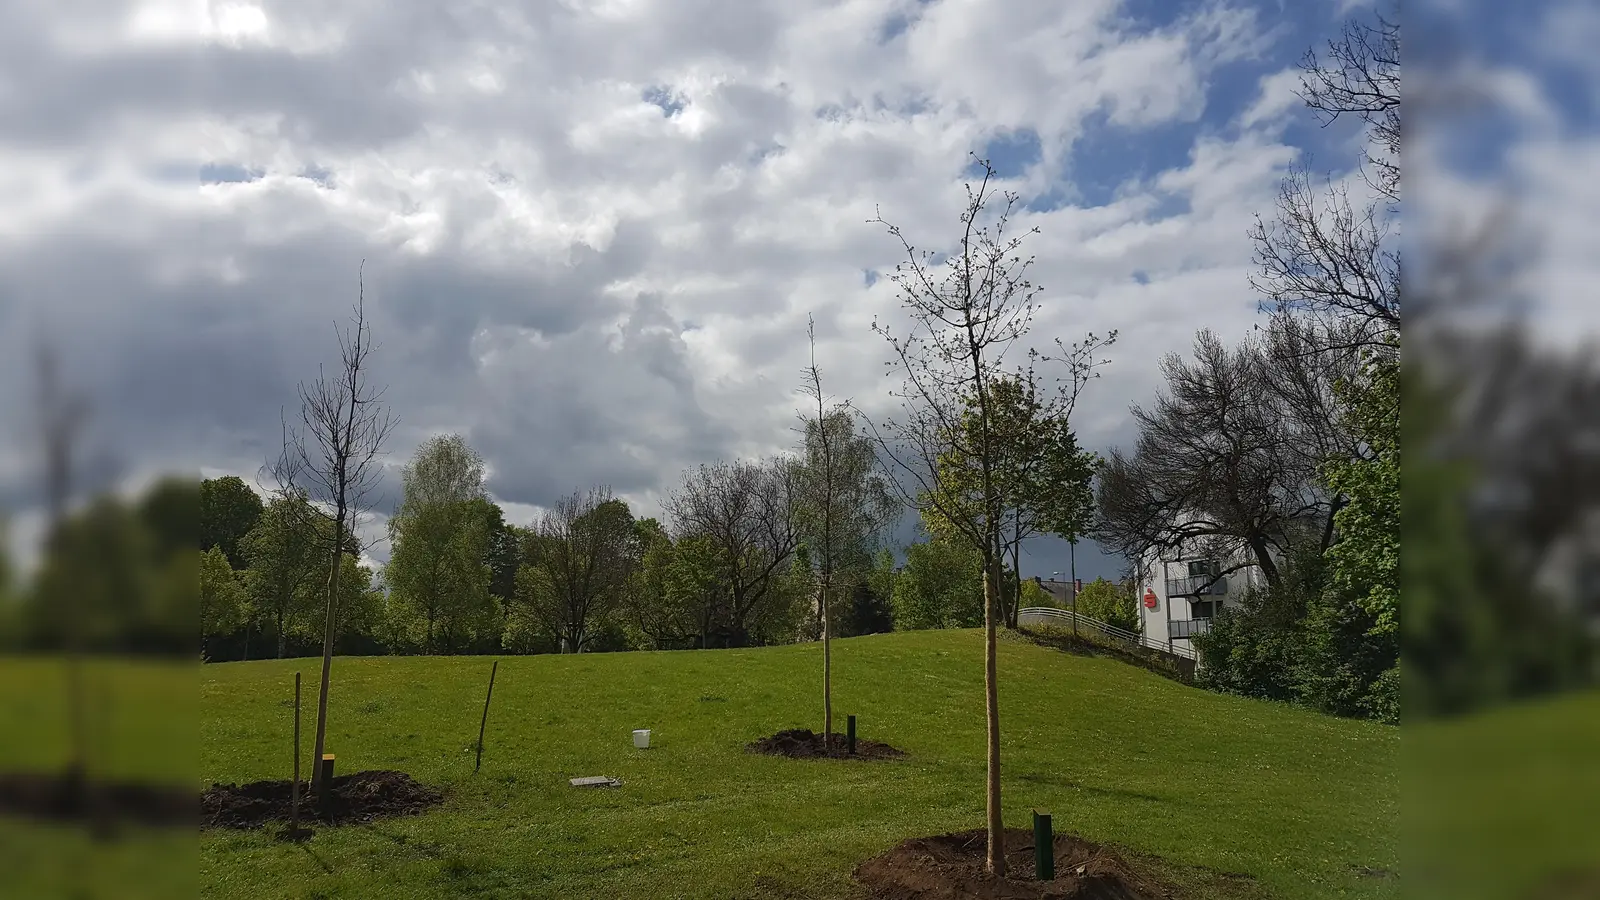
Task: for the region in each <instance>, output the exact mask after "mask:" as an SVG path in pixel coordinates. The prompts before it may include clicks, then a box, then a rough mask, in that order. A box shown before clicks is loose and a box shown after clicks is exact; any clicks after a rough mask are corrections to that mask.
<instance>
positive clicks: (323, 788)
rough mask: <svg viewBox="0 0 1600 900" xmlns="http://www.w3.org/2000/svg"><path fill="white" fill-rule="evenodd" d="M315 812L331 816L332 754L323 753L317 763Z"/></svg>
mask: <svg viewBox="0 0 1600 900" xmlns="http://www.w3.org/2000/svg"><path fill="white" fill-rule="evenodd" d="M317 765H318V769H317V810H318V811H319V812H321V813H322V814H323V815H324V816H331V815H333V754H332V753H324V754H322V759H321V760H319V761H318V763H317Z"/></svg>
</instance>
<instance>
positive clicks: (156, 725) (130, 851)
mask: <svg viewBox="0 0 1600 900" xmlns="http://www.w3.org/2000/svg"><path fill="white" fill-rule="evenodd" d="M66 671H67V670H66V666H65V665H64V664H63V662H62V661H61V660H60V659H50V658H0V771H4V772H19V771H21V772H49V773H55V772H59V771H61V767H62V765H63V764H64V763H65V762H66V759H67V756H68V752H67V751H68V746H69V742H68V733H69V732H68V729H67V725H66V723H67V716H66V712H65V710H66V701H65V698H66V696H67V690H66V684H67V682H66ZM200 672H201V668H200V666H199V664H198V663H195V662H179V663H173V662H149V661H132V660H104V659H99V660H92V661H90V662H88V663H87V664H85V665H84V667H83V686H84V697H85V700H86V702H85V704H84V707H85V710H86V712H87V716H86V718H87V720H88V721H87V724H88V727H89V747H88V750H89V766H90V770H91V772H92V773H94V774H95V775H98V776H102V777H109V778H114V779H133V780H139V781H157V782H166V783H176V784H179V785H183V784H186V783H187V784H193V783H194V778H195V769H196V763H197V760H196V752H195V707H196V703H195V699H196V695H195V685H196V683H197V682H198V681H199V680H200ZM0 873H3V874H0V897H28V898H39V900H54V898H57V897H63V898H65V897H72V898H93V900H98V898H113V897H114V898H117V900H142V898H149V900H162V898H171V897H183V896H191V897H192V896H194V895H195V892H196V890H197V883H196V879H195V839H194V835H193V833H192V832H190V833H183V832H174V831H170V830H169V831H156V832H146V831H140V830H137V829H131V830H130V829H124V830H122V831H121V832H120V833H119V834H118V835H117V838H116V839H115V840H112V841H98V840H93V839H91V838H90V837H89V836H88V835H87V834H86V833H85V832H84V830H83V829H81V828H77V827H70V826H62V825H41V824H40V823H38V822H37V821H33V820H23V819H14V818H6V817H4V816H0Z"/></svg>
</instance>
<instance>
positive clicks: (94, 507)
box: [21, 496, 199, 653]
mask: <svg viewBox="0 0 1600 900" xmlns="http://www.w3.org/2000/svg"><path fill="white" fill-rule="evenodd" d="M185 556H186V557H187V559H184V558H183V557H185ZM197 562H198V554H196V553H195V552H194V551H193V550H192V549H187V548H186V549H185V551H184V552H183V553H181V554H173V553H167V552H164V548H163V546H162V544H161V543H160V542H158V541H157V540H156V538H155V537H154V536H153V535H152V534H151V533H150V530H149V528H147V527H146V525H145V523H144V521H143V520H142V518H141V517H140V516H139V515H138V512H137V510H136V509H131V508H129V505H128V504H126V503H124V502H123V501H121V500H120V499H118V498H116V497H113V496H106V497H101V498H99V499H97V500H96V501H94V502H93V503H92V504H90V505H89V506H88V507H87V508H85V509H83V510H81V511H78V512H76V513H74V514H72V515H69V516H66V517H64V518H63V519H62V520H60V522H59V524H58V525H57V526H56V527H55V529H54V530H53V531H52V532H51V533H50V534H49V535H47V537H46V541H45V547H44V555H43V559H42V560H41V562H40V567H39V570H38V572H37V574H36V576H35V579H34V582H33V585H32V590H31V591H30V592H29V594H28V596H27V598H26V606H25V608H24V609H23V610H22V611H21V612H22V618H23V620H24V621H23V626H24V628H26V629H27V632H28V642H29V643H30V644H31V645H32V646H34V647H36V648H38V649H51V650H57V649H60V648H61V647H63V646H65V645H66V644H67V642H68V640H69V639H70V640H75V641H78V642H79V646H80V647H82V649H84V650H89V651H99V652H122V653H149V652H161V653H187V652H193V647H194V635H195V630H196V628H195V626H196V624H197V608H196V605H195V603H194V597H195V594H196V584H197V581H198V575H199V573H198V571H197V565H196V564H197ZM185 595H187V608H185ZM66 597H70V598H71V601H70V602H67V601H64V599H63V598H66Z"/></svg>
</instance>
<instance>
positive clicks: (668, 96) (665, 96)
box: [639, 85, 689, 119]
mask: <svg viewBox="0 0 1600 900" xmlns="http://www.w3.org/2000/svg"><path fill="white" fill-rule="evenodd" d="M639 99H641V100H643V101H644V102H646V103H648V104H650V105H651V106H654V107H656V108H657V109H660V110H661V114H662V115H663V116H666V117H667V118H669V119H670V118H672V117H673V116H675V115H677V114H678V113H680V112H683V108H684V107H685V106H688V105H689V104H688V103H686V102H685V101H684V100H683V98H682V97H679V96H678V95H677V94H674V93H673V91H672V89H671V88H669V87H666V86H665V85H653V86H651V87H647V88H645V89H644V91H643V92H642V93H641V94H640V95H639Z"/></svg>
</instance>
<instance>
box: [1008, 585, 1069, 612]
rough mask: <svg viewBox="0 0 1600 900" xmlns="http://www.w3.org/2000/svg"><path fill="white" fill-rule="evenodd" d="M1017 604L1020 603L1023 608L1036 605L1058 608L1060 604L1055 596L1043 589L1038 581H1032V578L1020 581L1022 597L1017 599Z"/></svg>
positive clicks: (1030, 607)
mask: <svg viewBox="0 0 1600 900" xmlns="http://www.w3.org/2000/svg"><path fill="white" fill-rule="evenodd" d="M1018 605H1020V606H1021V607H1022V608H1023V609H1032V608H1036V607H1045V608H1056V609H1059V608H1060V606H1061V604H1060V602H1058V601H1057V600H1056V598H1055V597H1053V596H1051V594H1050V592H1049V591H1047V590H1045V589H1044V588H1043V587H1041V586H1040V585H1039V583H1038V582H1036V581H1033V580H1032V579H1028V580H1026V581H1024V582H1022V597H1021V599H1020V600H1018Z"/></svg>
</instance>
